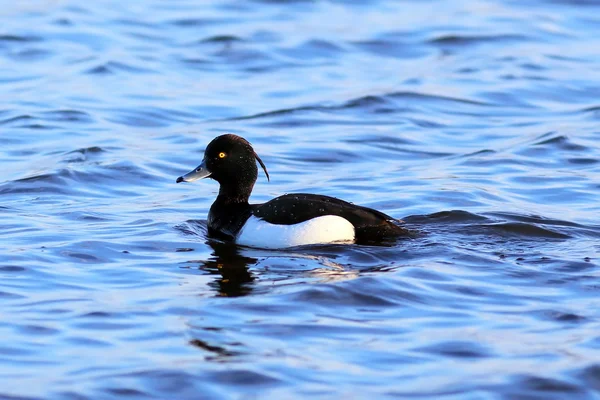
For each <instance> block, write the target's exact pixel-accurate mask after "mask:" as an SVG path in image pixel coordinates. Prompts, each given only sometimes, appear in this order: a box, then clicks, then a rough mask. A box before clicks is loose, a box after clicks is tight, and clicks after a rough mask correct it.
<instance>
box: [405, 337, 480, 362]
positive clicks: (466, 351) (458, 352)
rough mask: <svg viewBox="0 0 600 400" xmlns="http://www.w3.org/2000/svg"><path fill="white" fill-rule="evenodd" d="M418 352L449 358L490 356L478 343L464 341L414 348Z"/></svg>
mask: <svg viewBox="0 0 600 400" xmlns="http://www.w3.org/2000/svg"><path fill="white" fill-rule="evenodd" d="M415 351H418V352H425V353H433V354H438V355H443V356H445V357H451V358H468V359H469V358H472V359H476V358H484V357H489V356H491V354H490V352H489V351H488V350H487V349H485V348H484V347H483V346H481V345H480V344H478V343H473V342H464V341H447V342H441V343H436V344H435V345H434V346H430V347H426V348H419V349H415Z"/></svg>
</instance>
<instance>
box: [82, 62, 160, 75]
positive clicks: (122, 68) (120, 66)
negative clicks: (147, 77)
mask: <svg viewBox="0 0 600 400" xmlns="http://www.w3.org/2000/svg"><path fill="white" fill-rule="evenodd" d="M123 72H124V73H130V74H143V73H152V72H153V70H152V69H150V68H146V67H141V66H139V65H132V64H128V63H124V62H121V61H108V62H106V63H104V64H102V65H97V66H95V67H92V68H90V69H88V70H87V73H88V74H93V75H115V74H119V73H123Z"/></svg>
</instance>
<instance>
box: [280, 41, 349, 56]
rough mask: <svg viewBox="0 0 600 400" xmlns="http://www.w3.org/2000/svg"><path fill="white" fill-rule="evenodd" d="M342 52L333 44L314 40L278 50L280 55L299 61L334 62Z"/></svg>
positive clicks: (340, 48)
mask: <svg viewBox="0 0 600 400" xmlns="http://www.w3.org/2000/svg"><path fill="white" fill-rule="evenodd" d="M343 52H345V50H344V49H343V48H342V47H341V46H339V45H337V44H335V43H333V42H330V41H327V40H314V39H313V40H309V41H307V42H304V43H301V44H300V45H298V46H295V47H293V48H285V49H281V50H279V53H280V54H282V55H285V56H287V57H292V58H294V59H295V60H300V61H306V60H322V59H329V60H335V59H337V58H338V57H340V55H341V53H343Z"/></svg>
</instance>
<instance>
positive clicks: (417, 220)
mask: <svg viewBox="0 0 600 400" xmlns="http://www.w3.org/2000/svg"><path fill="white" fill-rule="evenodd" d="M404 221H406V222H410V223H412V224H415V225H418V224H456V223H458V224H468V223H479V222H482V221H488V218H486V217H484V216H481V215H477V214H472V213H470V212H468V211H463V210H452V211H440V212H437V213H433V214H429V215H411V216H408V217H405V218H404Z"/></svg>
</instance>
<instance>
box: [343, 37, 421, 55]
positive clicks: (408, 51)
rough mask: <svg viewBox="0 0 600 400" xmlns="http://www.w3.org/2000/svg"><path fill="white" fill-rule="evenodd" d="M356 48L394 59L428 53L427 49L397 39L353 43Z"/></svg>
mask: <svg viewBox="0 0 600 400" xmlns="http://www.w3.org/2000/svg"><path fill="white" fill-rule="evenodd" d="M353 44H354V45H355V46H356V47H357V48H358V49H360V50H363V51H365V52H368V53H369V54H372V55H376V56H379V57H391V58H396V59H401V60H403V59H413V58H421V57H425V56H427V55H428V53H429V52H428V51H427V50H425V49H423V48H420V47H417V46H410V45H407V44H404V43H399V42H398V41H388V40H384V39H378V40H368V41H361V42H355V43H353Z"/></svg>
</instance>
